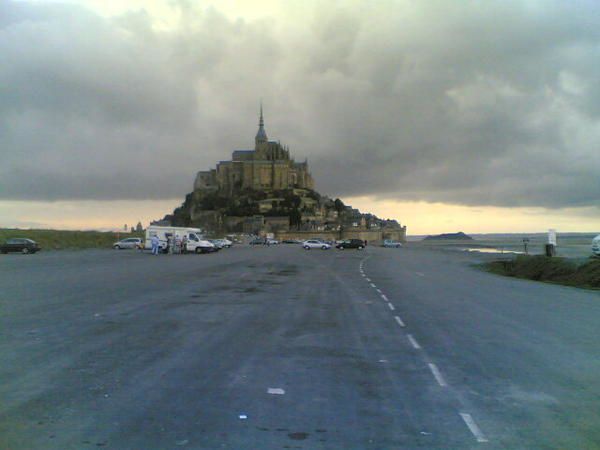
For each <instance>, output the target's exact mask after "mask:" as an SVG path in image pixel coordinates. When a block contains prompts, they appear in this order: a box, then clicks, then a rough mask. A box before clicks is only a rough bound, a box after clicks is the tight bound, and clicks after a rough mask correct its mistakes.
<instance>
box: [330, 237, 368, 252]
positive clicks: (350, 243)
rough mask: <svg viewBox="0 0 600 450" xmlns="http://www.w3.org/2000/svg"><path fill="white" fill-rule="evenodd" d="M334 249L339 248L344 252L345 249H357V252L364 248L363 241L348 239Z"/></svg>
mask: <svg viewBox="0 0 600 450" xmlns="http://www.w3.org/2000/svg"><path fill="white" fill-rule="evenodd" d="M335 247H336V248H339V249H340V250H344V249H345V248H357V249H358V250H362V249H363V248H365V241H363V240H362V239H348V240H346V241H342V242H340V243H339V244H338V245H336V246H335Z"/></svg>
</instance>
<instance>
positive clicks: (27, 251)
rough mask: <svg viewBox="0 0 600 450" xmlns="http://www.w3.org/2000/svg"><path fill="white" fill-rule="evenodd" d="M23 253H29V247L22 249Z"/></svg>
mask: <svg viewBox="0 0 600 450" xmlns="http://www.w3.org/2000/svg"><path fill="white" fill-rule="evenodd" d="M21 253H23V254H24V255H26V254H27V253H29V249H28V248H27V247H25V248H24V249H23V250H21Z"/></svg>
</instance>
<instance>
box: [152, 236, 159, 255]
mask: <svg viewBox="0 0 600 450" xmlns="http://www.w3.org/2000/svg"><path fill="white" fill-rule="evenodd" d="M150 242H152V254H153V255H158V246H159V244H160V241H159V239H158V236H156V235H154V236H152V239H150Z"/></svg>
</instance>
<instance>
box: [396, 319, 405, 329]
mask: <svg viewBox="0 0 600 450" xmlns="http://www.w3.org/2000/svg"><path fill="white" fill-rule="evenodd" d="M394 319H396V322H398V325H400V326H401V327H402V328H404V327H405V326H406V325H404V322H402V319H401V318H400V316H394Z"/></svg>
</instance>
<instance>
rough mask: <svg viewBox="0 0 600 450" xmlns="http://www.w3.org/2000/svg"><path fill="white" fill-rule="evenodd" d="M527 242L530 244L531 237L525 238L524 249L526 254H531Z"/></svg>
mask: <svg viewBox="0 0 600 450" xmlns="http://www.w3.org/2000/svg"><path fill="white" fill-rule="evenodd" d="M527 244H529V238H523V249H524V250H525V254H526V255H529V252H528V251H527Z"/></svg>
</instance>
